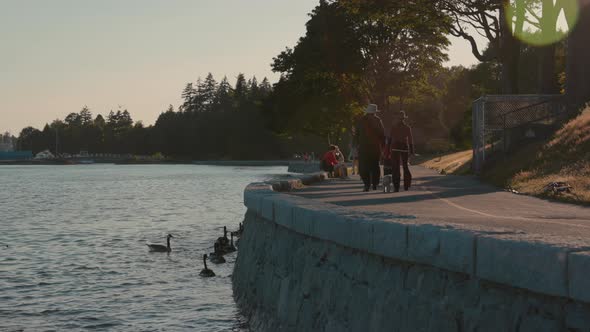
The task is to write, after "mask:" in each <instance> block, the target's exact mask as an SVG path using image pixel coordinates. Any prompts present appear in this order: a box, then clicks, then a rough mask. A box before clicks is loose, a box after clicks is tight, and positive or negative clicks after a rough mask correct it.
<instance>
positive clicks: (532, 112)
mask: <svg viewBox="0 0 590 332" xmlns="http://www.w3.org/2000/svg"><path fill="white" fill-rule="evenodd" d="M568 116H569V113H568V107H566V103H565V100H564V97H563V96H562V95H489V96H483V97H481V98H479V99H477V100H476V101H474V102H473V118H472V126H473V127H472V128H473V171H474V172H475V173H479V172H480V171H481V170H482V169H483V167H484V164H485V163H486V161H487V160H489V159H490V157H491V156H492V155H496V154H497V152H501V153H504V154H506V153H509V152H510V151H511V150H512V149H513V148H514V147H516V146H519V145H521V144H525V143H528V142H532V141H535V140H538V139H543V138H547V137H549V136H550V135H551V134H552V133H553V132H555V130H556V129H558V127H559V126H561V125H562V124H563V122H564V121H565V120H566V119H567V118H568Z"/></svg>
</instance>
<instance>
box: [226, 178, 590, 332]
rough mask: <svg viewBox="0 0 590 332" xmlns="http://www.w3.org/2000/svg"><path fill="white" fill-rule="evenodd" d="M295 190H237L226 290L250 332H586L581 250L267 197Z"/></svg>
mask: <svg viewBox="0 0 590 332" xmlns="http://www.w3.org/2000/svg"><path fill="white" fill-rule="evenodd" d="M322 178H323V176H322V175H315V176H313V177H308V178H305V179H304V182H306V183H311V182H313V181H317V180H319V179H322ZM298 185H301V182H298V181H286V182H285V181H284V182H282V183H273V184H263V183H258V184H252V185H250V186H248V188H246V190H245V193H244V203H245V205H246V206H247V207H248V212H247V213H246V218H245V221H244V227H245V230H244V234H243V236H242V238H241V239H240V247H239V249H240V250H239V252H238V258H237V261H236V265H235V270H234V274H233V285H234V294H235V296H236V300H237V302H238V305H239V306H240V307H241V308H242V310H243V311H244V313H245V314H247V315H248V316H249V317H250V323H251V326H252V328H253V329H254V330H255V331H412V332H413V331H536V332H539V331H590V278H588V275H589V272H590V248H587V247H584V246H582V245H581V244H576V241H575V240H571V239H569V240H568V241H564V240H563V239H556V238H546V237H545V238H539V237H535V236H532V235H527V234H520V233H515V232H512V231H510V230H502V229H483V228H469V227H466V226H464V225H463V226H462V225H451V224H447V225H431V224H427V222H426V221H420V220H415V219H411V218H402V217H395V216H391V215H390V214H387V215H384V214H377V213H373V214H366V213H365V214H358V213H355V212H353V211H350V210H347V209H346V208H343V207H338V206H334V205H331V204H326V203H321V202H318V201H313V200H309V199H305V198H301V197H296V196H291V195H287V194H283V193H280V192H278V191H277V190H283V191H288V190H291V189H292V188H293V187H297V186H298Z"/></svg>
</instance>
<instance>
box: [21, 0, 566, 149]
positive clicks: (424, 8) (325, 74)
mask: <svg viewBox="0 0 590 332" xmlns="http://www.w3.org/2000/svg"><path fill="white" fill-rule="evenodd" d="M503 8H504V6H502V5H501V3H500V2H499V1H476V2H473V3H472V2H465V1H432V0H416V1H410V2H408V1H385V2H383V1H378V0H368V1H357V0H339V1H335V0H321V1H320V2H319V5H318V6H317V7H316V8H315V9H314V10H313V11H312V13H311V14H310V19H309V21H308V22H307V23H306V33H305V35H304V36H302V37H301V38H300V39H299V40H298V42H297V43H296V45H295V46H294V47H292V48H287V49H286V50H284V51H283V52H281V53H280V54H278V55H277V56H276V57H275V58H274V59H273V62H272V64H271V66H272V69H273V71H274V72H276V73H279V74H280V79H279V80H278V82H277V83H275V84H274V85H272V86H271V84H270V83H269V82H268V80H267V79H263V80H262V81H261V82H258V81H257V80H256V78H255V77H252V78H250V79H246V78H245V77H244V75H242V74H240V75H238V77H237V80H236V81H235V83H234V84H233V85H232V84H230V83H229V82H228V80H227V79H226V78H223V79H222V80H221V81H220V82H217V81H216V80H215V79H214V77H213V75H211V74H209V75H208V76H207V77H206V78H205V79H204V80H198V81H197V82H195V83H189V84H187V85H186V87H185V88H184V90H183V91H182V98H183V100H184V101H183V103H182V105H180V106H179V107H178V108H177V109H176V110H175V109H174V108H173V107H172V106H170V107H169V109H168V110H166V111H164V112H163V113H162V114H161V115H160V116H159V118H158V120H157V121H156V123H155V124H154V125H153V126H148V127H146V126H144V125H143V124H142V123H141V122H134V121H133V120H132V118H131V115H130V114H129V112H127V111H126V110H117V111H112V112H110V113H109V114H108V115H107V117H106V118H104V117H102V116H100V115H98V116H96V117H93V116H92V113H91V112H90V110H89V109H88V108H86V107H85V108H83V109H82V111H80V112H79V113H71V114H69V115H68V116H67V117H66V118H65V119H64V120H63V121H62V120H58V121H54V122H53V123H51V124H48V125H46V126H45V128H43V130H37V129H34V128H31V127H29V128H25V129H23V131H22V132H21V133H20V136H19V140H18V145H19V148H20V149H32V150H33V151H40V150H44V149H50V150H52V151H55V148H56V136H57V142H59V151H61V152H68V153H77V152H79V151H80V150H88V151H89V152H90V153H132V154H142V155H146V154H148V155H149V154H154V153H157V152H160V153H162V154H164V155H167V156H173V157H182V158H193V159H213V158H214V159H267V158H273V159H274V158H285V157H289V156H291V155H292V154H293V153H297V152H311V151H314V152H316V153H321V152H323V151H322V150H324V149H326V148H327V144H328V143H336V144H338V145H340V147H341V148H342V149H343V150H344V151H345V153H346V151H347V150H348V144H349V142H350V128H351V127H352V125H353V123H354V121H355V119H356V118H357V117H358V116H359V115H360V114H362V110H363V108H364V107H365V105H366V104H367V103H369V102H372V103H376V104H378V105H379V108H380V109H382V110H383V112H382V113H381V117H382V118H383V122H384V125H385V128H386V130H388V128H389V127H390V125H391V118H392V115H393V114H394V113H395V112H397V111H399V110H404V111H406V112H407V114H408V115H409V117H410V119H409V122H410V124H411V125H412V126H413V128H414V136H415V141H416V143H417V145H418V148H419V149H420V151H424V150H443V149H453V148H466V147H469V146H470V140H471V104H472V101H473V100H474V99H477V98H479V97H480V96H481V95H483V94H499V93H537V92H542V93H559V92H562V91H563V89H564V84H565V74H564V72H565V61H564V60H565V47H564V43H563V42H558V43H554V44H552V45H551V46H550V47H549V48H548V47H536V46H530V45H527V44H524V43H520V42H518V43H517V44H518V45H517V46H518V47H517V48H514V50H513V51H514V52H508V51H509V50H504V49H503V48H502V47H504V46H505V45H507V44H505V43H501V42H499V39H498V38H499V37H498V36H496V35H495V34H494V33H491V34H489V36H488V38H491V40H490V43H489V44H488V47H487V48H486V49H481V50H480V49H478V48H477V47H475V48H474V49H473V52H474V55H475V56H476V57H477V58H478V59H480V60H481V61H482V62H481V63H480V64H478V65H476V66H473V67H471V68H464V67H453V68H445V67H443V63H444V62H445V61H446V60H447V59H448V56H447V51H448V46H449V44H450V43H449V40H448V36H449V34H453V35H456V36H457V35H460V36H462V37H463V38H467V39H469V38H470V36H469V34H468V32H469V30H463V29H462V25H469V24H471V23H472V25H473V24H475V25H476V28H477V24H483V23H486V22H483V23H482V22H479V18H480V17H486V18H490V19H491V20H492V21H493V22H496V23H497V22H501V20H500V18H501V15H499V13H502V11H503ZM470 13H471V14H470ZM473 13H477V15H475V14H473ZM470 20H475V22H471V21H470ZM484 21H485V20H484ZM488 28H489V27H488ZM503 29H505V27H503ZM492 32H493V31H492ZM505 33H509V32H506V31H504V32H502V35H505ZM494 36H496V37H497V38H496V37H494ZM513 42H514V43H516V42H517V41H513ZM503 45H504V46H503ZM472 46H473V45H472ZM507 52H508V53H507ZM513 53H514V54H513ZM513 55H518V56H517V57H515V56H513ZM515 59H516V60H518V63H512V62H513V60H515ZM516 69H518V70H516ZM540 77H542V79H537V78H540ZM516 87H518V89H516ZM508 88H510V89H508ZM434 142H437V144H435V143H434ZM438 143H440V144H438Z"/></svg>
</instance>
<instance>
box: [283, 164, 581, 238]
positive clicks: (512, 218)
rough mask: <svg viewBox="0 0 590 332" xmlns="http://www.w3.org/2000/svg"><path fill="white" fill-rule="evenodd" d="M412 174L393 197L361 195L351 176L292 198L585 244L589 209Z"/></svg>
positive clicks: (470, 181)
mask: <svg viewBox="0 0 590 332" xmlns="http://www.w3.org/2000/svg"><path fill="white" fill-rule="evenodd" d="M412 173H413V175H414V181H413V184H412V188H410V190H409V191H403V188H402V191H400V192H398V193H383V191H382V189H381V188H379V189H378V190H377V191H370V192H368V193H365V192H362V188H363V185H362V182H361V181H360V179H359V177H358V176H353V177H351V178H350V179H334V180H329V181H324V182H322V183H319V184H317V185H313V186H309V187H306V188H304V189H301V190H297V191H295V192H292V194H294V195H298V196H302V197H306V198H311V199H317V200H320V201H323V202H327V203H332V204H336V205H341V206H345V207H348V208H352V209H354V210H358V211H359V212H363V211H366V212H381V213H383V212H384V213H391V214H392V215H403V216H409V217H415V220H416V221H417V222H425V223H434V224H437V223H441V224H444V223H452V224H468V225H477V226H484V227H492V228H501V229H503V230H510V231H518V232H524V233H529V234H540V235H552V236H559V237H562V236H565V237H575V238H577V239H581V240H585V241H590V207H584V206H577V205H571V204H565V203H559V202H555V201H550V200H544V199H539V198H535V197H530V196H525V195H518V194H514V193H510V192H506V191H502V190H499V189H497V188H495V187H492V186H490V185H487V184H484V183H482V182H481V181H479V180H478V179H477V178H475V177H471V176H450V175H440V174H438V173H437V172H435V171H433V170H430V169H426V168H423V167H419V166H412ZM402 187H403V186H402Z"/></svg>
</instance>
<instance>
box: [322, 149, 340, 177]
mask: <svg viewBox="0 0 590 332" xmlns="http://www.w3.org/2000/svg"><path fill="white" fill-rule="evenodd" d="M336 150H338V147H337V146H336V145H330V149H329V150H328V152H326V153H325V154H324V156H323V157H322V160H321V161H320V168H321V169H322V170H323V171H324V172H328V175H329V176H330V177H334V167H335V166H336V165H337V164H338V157H337V156H336Z"/></svg>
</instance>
